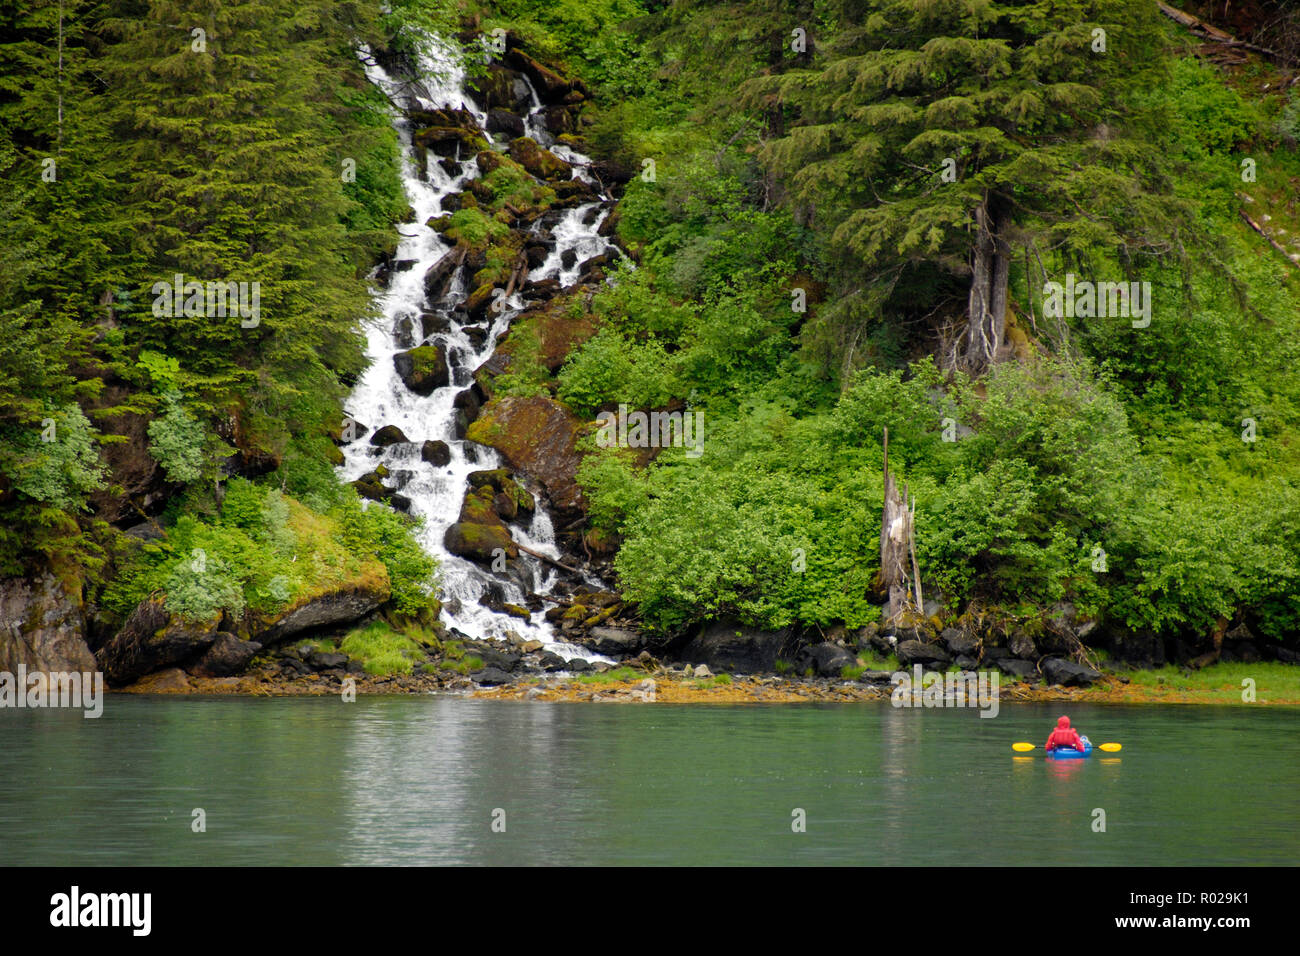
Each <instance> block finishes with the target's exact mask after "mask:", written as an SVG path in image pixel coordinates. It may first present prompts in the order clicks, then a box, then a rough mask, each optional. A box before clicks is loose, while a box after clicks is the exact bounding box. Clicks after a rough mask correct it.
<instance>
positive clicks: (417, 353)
mask: <svg viewBox="0 0 1300 956" xmlns="http://www.w3.org/2000/svg"><path fill="white" fill-rule="evenodd" d="M393 365H394V367H395V368H396V369H397V375H398V377H399V378H400V379H401V380H402V384H404V385H405V386H406V387H407V388H409V389H410V390H411V391H412V392H414V393H415V394H416V395H431V394H433V391H434V389H438V388H445V387H446V386H447V385H448V384H449V383H450V381H451V373H450V371H449V370H448V368H447V360H446V358H445V357H444V356H443V354H442V349H441V348H440V347H439V346H437V345H421V346H418V347H416V348H413V349H409V350H408V351H405V352H398V353H397V354H396V355H394V356H393Z"/></svg>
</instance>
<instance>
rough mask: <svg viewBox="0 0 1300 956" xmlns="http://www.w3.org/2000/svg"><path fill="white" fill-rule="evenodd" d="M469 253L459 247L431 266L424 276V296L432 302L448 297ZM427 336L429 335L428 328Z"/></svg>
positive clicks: (462, 247)
mask: <svg viewBox="0 0 1300 956" xmlns="http://www.w3.org/2000/svg"><path fill="white" fill-rule="evenodd" d="M467 251H468V250H467V249H466V248H465V247H464V246H457V247H456V248H454V249H451V250H449V251H448V252H446V253H444V254H443V256H442V257H441V258H440V259H439V260H438V261H437V262H435V263H434V264H433V265H431V266H429V269H428V271H427V272H425V274H424V294H425V295H426V296H427V297H428V299H429V301H430V302H441V301H442V300H443V299H444V298H445V297H446V295H447V291H448V289H450V287H451V280H452V278H453V277H454V276H455V275H456V269H457V268H458V267H459V266H460V264H461V263H462V262H464V261H465V255H466V253H467ZM425 334H426V335H427V334H428V330H427V328H426V330H425Z"/></svg>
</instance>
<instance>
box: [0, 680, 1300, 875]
mask: <svg viewBox="0 0 1300 956" xmlns="http://www.w3.org/2000/svg"><path fill="white" fill-rule="evenodd" d="M1071 716H1072V717H1073V718H1074V721H1075V723H1076V724H1077V725H1078V726H1080V727H1082V728H1084V729H1085V730H1086V732H1087V733H1089V735H1090V736H1092V738H1093V739H1094V740H1116V741H1120V742H1122V743H1123V744H1124V751H1123V755H1122V757H1121V756H1118V755H1117V756H1105V757H1100V756H1094V757H1091V758H1089V759H1086V760H1070V761H1054V760H1048V759H1046V758H1045V757H1044V756H1043V755H1042V751H1041V750H1040V751H1037V752H1035V753H1030V754H1025V755H1017V754H1014V753H1013V752H1012V751H1011V750H1010V744H1011V742H1013V741H1016V740H1025V739H1030V740H1033V739H1037V738H1038V737H1041V736H1044V735H1045V733H1046V732H1047V731H1048V730H1050V729H1051V726H1052V724H1053V723H1054V722H1055V717H1056V714H1055V712H1054V711H1053V710H1052V709H1050V707H1048V706H1046V705H1042V706H1040V705H1016V706H1005V707H1004V708H1003V709H1002V712H1001V714H1000V715H999V717H998V718H996V719H994V720H980V719H979V718H978V711H975V710H969V711H961V710H924V709H920V710H918V709H907V710H902V709H894V708H892V707H890V706H888V704H885V703H879V704H875V703H868V704H850V705H807V706H750V707H727V706H695V707H689V706H670V705H653V706H618V705H611V706H606V707H602V706H599V705H589V704H588V705H584V704H536V703H520V702H499V701H491V702H489V701H469V700H460V699H450V698H432V697H390V698H371V699H366V698H363V699H361V700H359V701H358V702H356V703H355V704H344V703H342V702H341V701H339V700H338V699H337V698H329V699H308V700H303V699H296V700H295V699H287V700H250V699H226V698H223V699H174V698H158V699H149V698H140V697H126V696H112V697H110V698H109V699H108V701H107V703H106V706H105V712H104V716H103V717H102V718H100V719H99V720H94V721H88V720H84V719H83V718H82V717H81V716H80V713H79V712H60V711H35V710H32V711H29V710H22V711H16V710H9V711H0V749H2V750H3V753H4V754H5V756H6V758H8V759H7V760H6V767H5V770H4V771H3V773H0V863H3V864H15V863H34V862H40V863H46V864H61V863H62V864H87V863H89V864H95V863H133V864H146V863H150V864H168V863H177V864H205V863H208V864H279V863H289V864H325V865H334V864H414V865H418V864H438V863H484V864H543V863H650V864H659V863H674V862H676V863H739V864H772V863H822V864H825V863H830V864H836V863H842V864H863V863H865V864H885V863H890V864H935V865H967V864H970V865H974V864H1015V863H1026V864H1061V865H1087V864H1104V863H1119V864H1125V863H1127V864H1151V865H1160V864H1211V863H1213V864H1241V863H1251V862H1261V863H1264V862H1267V863H1293V862H1294V861H1295V860H1296V858H1297V855H1298V851H1300V837H1297V835H1296V832H1295V829H1294V827H1293V823H1292V819H1291V817H1292V813H1293V808H1294V799H1295V797H1294V795H1295V793H1296V791H1297V787H1298V786H1300V760H1297V757H1300V742H1297V740H1296V739H1295V737H1294V735H1292V734H1290V733H1289V730H1290V728H1291V727H1292V726H1294V721H1295V717H1296V712H1295V711H1294V710H1286V709H1281V708H1269V709H1262V708H1248V707H1241V708H1231V707H1224V708H1199V707H1198V708H1182V709H1179V708H1173V707H1169V708H1163V707H1142V708H1137V707H1091V708H1090V707H1087V706H1078V705H1075V706H1073V707H1072V709H1071ZM196 809H202V810H203V811H204V814H205V815H206V826H207V830H206V832H203V833H195V832H193V830H192V828H191V822H192V820H193V814H194V811H195V810H196ZM1097 809H1102V810H1104V811H1105V815H1106V824H1107V827H1106V831H1105V832H1094V831H1093V829H1092V822H1093V819H1094V813H1095V811H1096V810H1097ZM796 810H802V811H803V814H804V816H805V817H806V831H805V832H801V833H797V832H794V830H793V829H792V827H791V822H792V819H793V817H792V814H793V813H794V812H795V811H796ZM494 814H495V818H496V819H498V820H503V821H504V826H505V830H504V832H494V830H493V828H492V823H493V819H494Z"/></svg>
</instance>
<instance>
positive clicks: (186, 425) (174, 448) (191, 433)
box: [149, 391, 204, 484]
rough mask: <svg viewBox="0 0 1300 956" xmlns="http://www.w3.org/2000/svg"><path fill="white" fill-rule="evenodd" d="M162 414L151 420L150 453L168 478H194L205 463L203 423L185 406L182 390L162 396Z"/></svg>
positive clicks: (187, 480)
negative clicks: (182, 399) (181, 394)
mask: <svg viewBox="0 0 1300 956" xmlns="http://www.w3.org/2000/svg"><path fill="white" fill-rule="evenodd" d="M163 409H164V411H163V414H162V416H161V417H160V418H155V419H154V420H153V421H151V422H150V423H149V454H151V455H153V457H154V460H155V461H157V462H158V464H160V465H162V467H163V471H164V472H165V473H166V475H167V480H168V481H174V482H177V483H180V484H184V483H185V482H190V481H194V480H195V479H197V478H198V477H199V475H200V474H201V471H202V466H203V439H204V432H203V426H202V425H201V424H200V423H199V422H198V420H197V419H195V418H194V416H193V415H191V414H190V413H189V411H188V410H187V409H186V408H185V405H184V403H183V402H182V401H181V396H180V393H179V392H174V391H173V392H168V393H167V394H166V395H164V396H163Z"/></svg>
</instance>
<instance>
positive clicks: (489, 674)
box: [469, 667, 514, 687]
mask: <svg viewBox="0 0 1300 956" xmlns="http://www.w3.org/2000/svg"><path fill="white" fill-rule="evenodd" d="M469 676H470V680H472V681H474V683H476V684H482V685H483V686H484V687H496V686H498V685H500V684H509V683H510V682H511V681H512V680H513V679H514V678H512V677H511V676H510V675H509V674H507V673H506V672H505V671H503V670H500V669H499V668H496V667H485V668H483V669H482V670H481V671H474V673H472V674H470V675H469Z"/></svg>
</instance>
